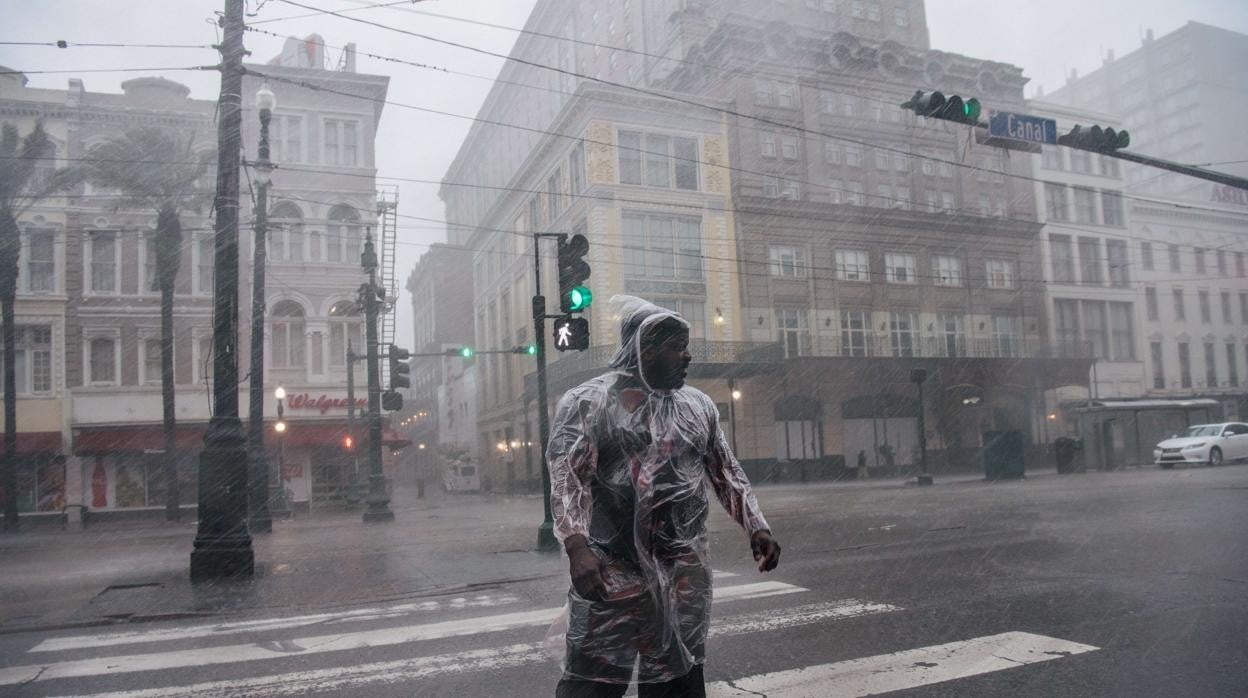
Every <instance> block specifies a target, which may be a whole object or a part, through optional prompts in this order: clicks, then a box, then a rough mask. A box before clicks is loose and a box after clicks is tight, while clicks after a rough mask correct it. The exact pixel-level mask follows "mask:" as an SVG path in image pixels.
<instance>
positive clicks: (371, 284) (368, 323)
mask: <svg viewBox="0 0 1248 698" xmlns="http://www.w3.org/2000/svg"><path fill="white" fill-rule="evenodd" d="M360 265H361V266H363V267H364V270H365V271H367V272H368V283H367V284H364V285H363V286H361V287H360V295H362V296H363V299H362V300H363V302H364V322H365V327H364V331H365V333H366V334H367V343H368V362H367V363H368V508H367V509H365V510H364V523H388V522H391V521H394V512H393V511H391V510H390V506H389V505H390V498H389V497H387V496H386V476H385V474H384V473H383V472H382V469H381V371H380V370H379V368H380V367H379V366H378V365H377V362H378V354H379V353H380V352H378V346H377V312H378V307H377V306H378V305H380V304H381V300H380V299H379V298H378V297H377V292H378V291H380V290H381V289H379V288H378V287H377V252H376V250H375V248H374V247H373V234H372V232H371V231H370V232H368V233H367V234H366V236H365V238H364V252H363V253H362V254H361V255H360Z"/></svg>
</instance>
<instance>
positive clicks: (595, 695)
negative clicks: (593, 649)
mask: <svg viewBox="0 0 1248 698" xmlns="http://www.w3.org/2000/svg"><path fill="white" fill-rule="evenodd" d="M627 690H628V684H627V683H603V682H601V681H586V680H585V679H571V678H563V679H560V680H559V685H558V686H556V687H555V698H619V696H622V695H624V692H625V691H627ZM637 696H638V698H706V682H705V681H704V680H703V678H702V665H701V664H699V665H697V666H695V667H694V668H693V669H692V670H690V672H689V673H688V674H685V675H684V676H682V677H680V678H678V679H672V680H671V681H665V682H663V683H643V684H638V686H637Z"/></svg>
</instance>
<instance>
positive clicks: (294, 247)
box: [265, 201, 332, 262]
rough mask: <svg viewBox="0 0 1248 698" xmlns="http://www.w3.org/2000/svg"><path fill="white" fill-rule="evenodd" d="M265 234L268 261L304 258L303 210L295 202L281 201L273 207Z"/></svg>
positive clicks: (289, 260)
mask: <svg viewBox="0 0 1248 698" xmlns="http://www.w3.org/2000/svg"><path fill="white" fill-rule="evenodd" d="M265 235H266V237H265V243H266V244H267V245H268V251H269V261H270V262H302V261H303V260H304V235H303V212H302V211H300V210H299V207H298V206H296V205H295V204H293V203H291V202H289V201H282V202H280V203H278V204H277V205H276V206H274V207H273V210H272V211H271V212H269V224H268V227H267V229H266V230H265ZM331 244H332V243H331Z"/></svg>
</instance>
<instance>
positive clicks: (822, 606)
mask: <svg viewBox="0 0 1248 698" xmlns="http://www.w3.org/2000/svg"><path fill="white" fill-rule="evenodd" d="M900 610H902V609H901V608H899V607H897V606H890V605H888V604H880V603H869V602H863V601H859V600H857V599H843V600H840V601H832V602H821V603H812V604H806V605H803V606H797V607H794V608H791V609H788V610H780V611H766V612H759V613H750V614H743V615H738V616H728V617H725V618H724V619H721V620H719V621H716V623H715V625H714V626H712V628H711V636H712V637H714V638H724V637H731V636H736V635H743V634H746V633H753V632H761V631H767V630H779V629H783V628H791V627H797V626H802V625H810V624H813V623H819V622H824V621H835V620H842V619H848V618H854V617H859V616H866V615H873V614H878V613H888V612H892V611H900ZM543 661H549V657H548V656H547V655H546V654H544V653H543V647H542V643H538V642H533V643H522V644H513V645H505V646H502V647H494V648H487V649H479V650H468V651H465V652H455V653H449V654H440V655H432V656H426V657H415V658H411V659H401V660H394V661H387V662H373V663H370V664H363V665H346V666H338V667H332V668H327V669H311V670H304V671H296V672H289V673H284V674H272V675H267V676H256V677H248V678H241V679H231V680H228V681H209V682H203V683H197V684H190V685H184V686H165V687H159V688H143V689H132V690H126V691H117V692H112V693H97V694H91V695H90V696H89V697H88V696H80V697H79V698H218V697H224V696H239V695H264V696H282V695H301V694H304V693H307V692H308V691H310V690H313V689H315V690H318V691H321V690H339V691H346V690H349V689H355V690H357V691H358V690H360V689H362V688H363V687H365V686H369V685H373V684H398V683H402V682H407V681H414V680H417V679H422V678H428V677H430V676H436V675H439V674H463V673H468V672H477V671H489V670H493V669H504V668H509V667H515V666H521V665H525V664H536V663H538V662H543ZM40 680H42V679H40ZM66 698H68V697H66Z"/></svg>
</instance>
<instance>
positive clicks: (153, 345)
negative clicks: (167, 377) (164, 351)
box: [140, 337, 160, 385]
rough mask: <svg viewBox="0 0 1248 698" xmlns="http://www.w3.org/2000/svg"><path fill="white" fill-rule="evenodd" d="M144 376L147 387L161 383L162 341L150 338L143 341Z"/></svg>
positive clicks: (143, 380)
mask: <svg viewBox="0 0 1248 698" xmlns="http://www.w3.org/2000/svg"><path fill="white" fill-rule="evenodd" d="M142 346H143V363H142V368H143V375H142V377H141V379H140V380H142V382H143V383H144V384H145V385H153V384H159V383H160V339H159V338H157V337H148V338H146V339H144V340H143V345H142Z"/></svg>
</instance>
